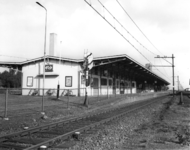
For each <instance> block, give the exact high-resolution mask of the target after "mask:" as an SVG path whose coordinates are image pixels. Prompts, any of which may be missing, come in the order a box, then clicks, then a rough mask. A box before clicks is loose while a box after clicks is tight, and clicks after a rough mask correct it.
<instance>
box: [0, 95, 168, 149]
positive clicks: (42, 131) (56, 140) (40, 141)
mask: <svg viewBox="0 0 190 150" xmlns="http://www.w3.org/2000/svg"><path fill="white" fill-rule="evenodd" d="M166 97H167V96H162V97H159V98H154V99H149V100H146V101H141V102H138V103H134V104H130V105H129V104H128V105H125V106H122V107H118V108H115V109H110V110H106V111H103V112H101V113H95V114H91V115H87V116H81V117H78V118H72V119H68V120H64V121H59V122H55V123H51V124H48V125H44V126H40V127H36V128H32V129H28V130H25V131H20V132H16V133H12V134H9V135H5V136H1V137H0V148H4V149H15V150H31V149H38V148H40V147H43V146H45V147H51V148H53V147H56V145H59V144H60V143H62V142H64V140H67V139H68V138H69V137H72V136H73V135H74V134H76V133H77V132H84V131H87V130H90V129H92V128H94V127H97V126H99V125H100V124H103V123H106V122H109V121H111V120H113V119H116V118H119V117H122V116H123V115H126V114H127V113H129V112H133V111H135V110H137V109H140V108H142V107H146V106H147V105H150V104H152V103H155V102H158V101H159V100H161V99H163V98H166Z"/></svg>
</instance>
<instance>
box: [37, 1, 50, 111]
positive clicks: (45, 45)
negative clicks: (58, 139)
mask: <svg viewBox="0 0 190 150" xmlns="http://www.w3.org/2000/svg"><path fill="white" fill-rule="evenodd" d="M36 3H37V4H38V5H40V6H41V7H42V8H44V9H45V11H46V15H45V36H44V68H43V95H42V112H44V87H45V56H46V26H47V9H46V8H45V7H44V6H43V5H42V4H40V3H39V2H36Z"/></svg>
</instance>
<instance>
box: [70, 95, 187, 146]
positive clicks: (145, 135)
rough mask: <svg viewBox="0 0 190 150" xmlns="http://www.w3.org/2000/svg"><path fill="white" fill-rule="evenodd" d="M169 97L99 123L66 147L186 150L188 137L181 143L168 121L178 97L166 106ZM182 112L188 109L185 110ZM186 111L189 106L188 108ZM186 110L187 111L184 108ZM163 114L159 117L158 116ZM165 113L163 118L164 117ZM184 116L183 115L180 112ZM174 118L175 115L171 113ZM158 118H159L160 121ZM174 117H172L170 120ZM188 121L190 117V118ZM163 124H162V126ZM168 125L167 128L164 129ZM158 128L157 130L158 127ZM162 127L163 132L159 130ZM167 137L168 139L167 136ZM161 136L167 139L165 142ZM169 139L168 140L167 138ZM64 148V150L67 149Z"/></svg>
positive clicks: (175, 125) (173, 124)
mask: <svg viewBox="0 0 190 150" xmlns="http://www.w3.org/2000/svg"><path fill="white" fill-rule="evenodd" d="M168 101H169V98H165V99H163V100H162V101H160V102H158V103H156V104H151V105H150V106H148V107H146V108H143V109H140V110H138V111H136V112H133V113H129V114H128V115H127V116H125V117H123V118H120V119H118V120H114V121H112V122H109V123H107V124H104V125H101V126H99V127H98V128H97V129H96V130H95V131H93V132H92V133H91V134H85V133H83V134H82V135H81V137H80V140H79V141H76V140H74V139H73V141H75V145H74V146H73V147H70V148H68V149H69V150H126V149H135V150H136V149H145V150H147V149H176V150H177V149H187V150H189V148H188V145H189V142H188V140H189V139H186V142H184V143H185V144H184V143H180V140H179V138H178V137H177V132H178V130H179V127H178V125H179V122H178V125H177V124H175V123H171V122H167V120H169V118H170V117H168V114H171V111H173V110H172V109H175V111H177V110H179V108H178V107H182V106H179V105H177V104H176V103H177V102H178V98H175V100H174V103H172V104H169V105H171V106H169V107H166V104H167V102H168ZM184 110H185V111H186V110H187V108H186V109H184ZM188 111H190V110H189V108H188ZM186 113H188V112H187V111H186ZM161 116H162V117H161ZM165 116H166V119H164V118H165ZM183 116H184V114H183ZM172 117H174V116H172ZM160 118H161V120H160ZM170 120H174V118H172V119H170ZM189 121H190V118H189ZM164 125H165V126H164ZM166 126H167V127H168V130H167V131H166V130H164V129H166ZM158 129H159V130H158ZM162 129H163V131H162ZM168 137H170V138H168ZM164 138H165V139H166V140H165V141H164ZM167 138H168V139H170V140H167ZM68 149H67V150H68Z"/></svg>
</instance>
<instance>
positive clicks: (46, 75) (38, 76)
mask: <svg viewBox="0 0 190 150" xmlns="http://www.w3.org/2000/svg"><path fill="white" fill-rule="evenodd" d="M43 76H44V75H43V74H39V75H37V76H36V77H35V78H43ZM58 76H59V74H57V73H45V78H56V77H58Z"/></svg>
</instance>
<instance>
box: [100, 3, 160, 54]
mask: <svg viewBox="0 0 190 150" xmlns="http://www.w3.org/2000/svg"><path fill="white" fill-rule="evenodd" d="M97 1H98V2H99V3H100V4H101V5H102V7H103V8H105V9H106V11H107V12H108V13H109V14H110V15H111V16H112V17H113V19H114V20H115V21H116V22H117V23H118V24H119V25H120V26H121V27H122V28H123V29H124V30H125V31H126V32H127V33H128V34H129V35H130V36H131V37H132V38H133V39H134V40H135V41H136V42H137V43H139V44H140V45H141V46H142V47H143V48H144V49H146V50H147V51H149V52H150V53H152V54H153V55H157V54H155V53H153V52H152V51H150V50H149V49H148V48H146V47H145V46H144V45H143V44H142V43H141V42H139V41H138V40H137V39H136V38H135V37H134V36H133V35H132V34H131V33H130V32H129V31H128V30H127V29H126V28H125V27H124V26H123V25H122V24H121V23H120V22H119V21H118V20H117V19H116V17H115V16H113V15H112V13H111V12H110V11H109V10H108V9H107V8H106V7H105V6H104V5H103V4H102V2H100V0H97Z"/></svg>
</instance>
